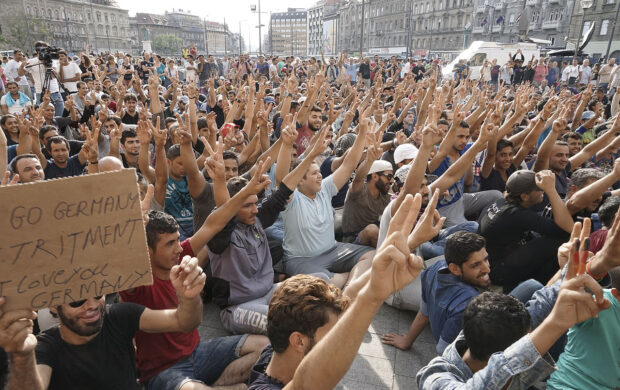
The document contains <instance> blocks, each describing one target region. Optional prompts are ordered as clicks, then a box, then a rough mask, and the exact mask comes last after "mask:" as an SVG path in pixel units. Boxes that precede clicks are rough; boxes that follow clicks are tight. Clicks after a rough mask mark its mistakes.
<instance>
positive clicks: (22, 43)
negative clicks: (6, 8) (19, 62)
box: [0, 13, 49, 52]
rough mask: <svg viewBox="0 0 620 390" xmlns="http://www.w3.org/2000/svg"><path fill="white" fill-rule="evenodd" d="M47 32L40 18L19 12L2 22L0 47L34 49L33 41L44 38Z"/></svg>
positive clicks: (5, 48) (6, 48)
mask: <svg viewBox="0 0 620 390" xmlns="http://www.w3.org/2000/svg"><path fill="white" fill-rule="evenodd" d="M48 34H49V29H48V28H47V25H46V24H45V22H44V21H43V20H42V19H39V18H34V17H32V16H29V15H26V14H24V13H21V14H19V15H15V16H14V17H12V18H11V19H10V20H9V21H7V22H6V23H4V24H3V26H2V33H1V34H0V48H2V49H4V50H11V49H16V48H18V49H21V50H29V51H30V52H32V51H33V49H34V43H35V42H36V41H39V40H44V39H45V37H46V36H47V35H48Z"/></svg>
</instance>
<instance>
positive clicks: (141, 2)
mask: <svg viewBox="0 0 620 390" xmlns="http://www.w3.org/2000/svg"><path fill="white" fill-rule="evenodd" d="M116 1H117V3H118V5H119V6H120V7H121V8H124V9H128V10H129V15H131V16H135V14H136V12H149V13H154V14H163V13H164V11H170V12H172V8H173V7H174V9H175V10H178V9H182V10H183V11H184V12H188V11H189V12H190V13H191V14H194V15H197V16H200V17H201V18H203V17H204V18H207V20H212V21H217V22H220V23H223V22H224V18H226V24H227V25H228V28H229V29H230V30H232V31H234V32H239V22H241V34H242V35H243V37H244V39H245V42H246V45H247V43H248V42H250V44H251V45H252V50H253V51H254V50H258V40H257V38H258V29H257V28H254V27H255V26H257V25H258V14H257V13H253V12H251V11H250V5H252V4H254V5H258V0H207V1H196V0H174V1H169V0H116ZM260 3H261V4H260V5H261V23H262V24H263V25H264V27H263V29H262V34H263V37H264V36H265V35H267V32H268V31H269V30H268V26H269V12H283V11H286V9H287V7H294V8H308V7H310V6H312V5H313V4H314V3H316V0H295V1H289V2H286V1H282V0H261V2H260ZM250 28H251V31H252V36H251V37H249V34H250V32H249V31H250ZM248 37H249V39H248Z"/></svg>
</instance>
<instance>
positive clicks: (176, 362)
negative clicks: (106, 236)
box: [0, 42, 620, 390]
mask: <svg viewBox="0 0 620 390" xmlns="http://www.w3.org/2000/svg"><path fill="white" fill-rule="evenodd" d="M35 47H36V50H35V52H34V53H33V54H32V55H31V56H28V55H26V54H24V52H22V51H20V50H17V49H16V50H14V51H13V57H12V58H10V59H7V60H6V61H4V60H3V66H2V80H1V82H0V86H2V88H3V92H0V94H3V95H2V98H1V100H0V110H1V113H2V116H1V119H0V127H1V128H2V131H0V170H2V171H3V172H4V171H6V173H5V175H4V176H3V180H2V186H12V185H20V184H21V183H32V182H39V181H45V180H52V179H55V178H64V177H71V176H79V175H84V174H96V173H100V172H110V171H115V170H121V169H127V168H131V169H135V172H136V181H137V185H138V188H139V189H140V198H141V202H142V209H143V211H144V213H145V215H144V220H145V231H146V237H147V244H148V255H149V258H150V262H151V268H152V273H153V278H154V283H153V284H152V285H150V286H142V287H137V288H135V289H131V290H127V291H121V292H119V293H118V294H110V295H108V296H99V297H93V298H89V299H84V300H80V301H77V302H65V303H64V304H62V305H60V306H56V307H50V308H49V309H45V310H40V311H39V312H38V313H35V312H34V311H32V310H29V309H28V308H24V309H22V310H8V311H5V310H3V304H4V303H5V298H4V297H0V348H1V349H0V351H1V352H2V353H1V354H0V384H1V383H6V384H7V385H8V387H9V388H10V389H47V388H49V389H85V388H88V389H112V388H114V389H139V388H144V389H183V390H188V389H206V388H211V387H213V388H223V389H225V388H226V389H228V388H229V389H245V388H249V389H253V390H258V389H282V388H286V389H297V388H300V389H301V388H313V389H314V388H319V389H324V388H325V389H327V388H333V387H334V386H336V384H337V383H338V382H339V381H340V380H341V378H342V377H343V376H344V375H345V373H346V372H347V370H348V368H349V367H350V365H351V363H352V361H353V359H354V357H355V356H356V354H357V350H358V348H359V346H360V343H361V342H362V340H363V338H364V335H365V333H366V331H367V329H368V326H369V324H370V322H371V321H372V318H373V317H374V315H375V314H376V313H377V311H378V309H379V307H380V306H381V305H382V304H384V303H386V304H388V305H391V306H393V307H395V308H397V309H402V310H415V311H416V312H417V314H416V316H415V319H414V320H413V322H412V324H411V327H410V330H409V332H408V333H407V334H385V335H383V336H382V341H383V342H384V343H385V344H388V345H391V346H394V347H395V348H399V349H403V350H408V349H411V348H416V346H415V340H416V338H417V337H418V336H419V335H420V334H421V332H422V331H423V330H424V328H425V327H426V326H430V329H431V331H432V334H433V336H434V338H435V340H436V342H437V344H436V350H437V357H435V358H434V359H432V361H430V362H428V363H427V364H426V365H425V366H424V367H423V368H422V369H421V370H420V371H419V372H418V373H417V378H416V379H417V382H418V385H419V388H420V389H423V390H430V389H460V388H468V389H498V390H499V389H525V388H544V387H545V386H546V388H547V389H558V390H559V389H580V390H581V389H610V390H611V389H616V388H619V387H620V349H618V347H619V346H620V301H619V300H620V294H619V293H618V290H617V288H619V287H620V217H618V208H619V207H620V115H619V113H620V93H618V91H617V88H618V83H619V82H620V72H619V70H620V66H618V65H615V60H614V59H610V60H609V61H608V62H607V63H605V64H604V65H600V66H599V64H597V65H596V67H595V68H594V69H592V68H591V67H590V65H589V63H588V60H587V59H586V60H584V61H583V62H582V63H581V64H579V63H578V62H577V63H576V62H573V64H572V65H568V64H564V65H563V66H562V68H559V67H558V64H557V62H553V61H549V60H548V59H545V58H539V59H537V58H532V59H531V60H529V62H528V63H524V62H525V59H524V58H523V55H522V54H521V53H520V52H517V53H516V54H515V55H514V56H511V59H510V60H509V61H508V62H507V63H506V64H498V63H497V60H494V59H491V58H489V59H488V61H486V62H485V63H484V65H483V67H482V69H481V72H480V79H476V80H474V79H472V77H471V70H470V69H469V67H468V64H466V63H463V64H460V65H459V66H457V67H455V72H454V75H453V76H454V77H453V78H452V79H449V80H448V79H445V80H443V79H442V72H441V70H442V66H443V65H444V63H443V62H441V61H437V60H434V61H426V60H420V61H414V60H413V59H411V60H404V61H403V60H400V59H397V58H395V57H392V58H389V59H382V58H379V57H377V56H375V57H374V58H370V57H368V58H366V57H364V58H360V59H356V58H349V57H348V56H347V55H346V54H341V55H340V56H339V57H337V58H333V57H331V58H328V59H326V58H325V57H323V56H321V58H320V59H316V58H310V59H308V60H302V59H299V58H294V57H284V58H283V57H278V56H273V57H264V56H262V55H261V56H258V57H257V58H250V56H249V55H247V54H242V55H240V56H238V57H223V58H217V59H216V58H214V56H212V55H198V53H197V52H196V50H195V48H190V49H186V48H184V49H183V51H182V56H180V57H181V58H164V57H162V56H160V55H157V54H154V53H143V55H141V56H139V57H136V58H134V57H132V56H131V55H129V54H126V53H105V54H95V53H90V52H89V50H88V48H87V49H86V50H85V51H84V52H82V53H79V54H73V53H67V52H66V51H64V50H62V49H59V50H54V49H53V48H49V47H48V45H47V44H46V43H45V42H37V43H36V45H35ZM50 52H52V53H53V54H51V55H50ZM43 53H45V54H43ZM44 56H45V58H43V57H44ZM50 56H51V58H52V60H51V61H50ZM56 57H57V59H56ZM0 191H2V188H0ZM40 196H44V195H43V194H41V195H40ZM208 302H213V303H215V304H216V305H218V306H219V307H220V309H221V310H220V321H221V324H222V326H223V327H224V328H225V329H226V330H227V331H229V332H230V334H231V336H227V337H220V338H213V339H210V340H202V341H201V339H200V336H199V333H198V330H197V328H198V326H199V325H200V324H201V321H202V319H203V315H202V313H203V307H204V305H205V304H206V303H208Z"/></svg>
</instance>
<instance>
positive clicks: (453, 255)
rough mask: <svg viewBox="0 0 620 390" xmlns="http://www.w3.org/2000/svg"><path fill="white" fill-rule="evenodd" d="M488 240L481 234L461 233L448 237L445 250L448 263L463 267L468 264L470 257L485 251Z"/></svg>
mask: <svg viewBox="0 0 620 390" xmlns="http://www.w3.org/2000/svg"><path fill="white" fill-rule="evenodd" d="M486 243H487V242H486V240H485V239H484V237H482V236H481V235H479V234H476V233H471V232H465V231H460V232H456V233H454V234H451V235H450V236H448V239H447V240H446V246H445V248H444V257H445V258H446V263H448V264H456V265H458V266H459V267H462V266H463V264H465V263H466V262H467V260H468V259H469V256H470V255H471V254H472V253H474V252H478V251H479V250H481V249H483V248H484V247H485V245H486Z"/></svg>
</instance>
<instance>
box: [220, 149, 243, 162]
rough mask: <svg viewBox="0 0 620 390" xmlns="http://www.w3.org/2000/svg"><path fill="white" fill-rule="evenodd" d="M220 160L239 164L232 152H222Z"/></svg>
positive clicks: (235, 154)
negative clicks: (233, 161)
mask: <svg viewBox="0 0 620 390" xmlns="http://www.w3.org/2000/svg"><path fill="white" fill-rule="evenodd" d="M222 160H235V161H236V162H237V164H239V157H238V156H237V153H235V152H233V151H232V150H224V151H223V152H222Z"/></svg>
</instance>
